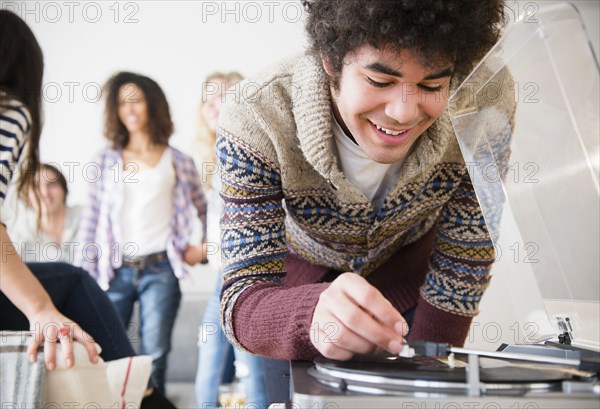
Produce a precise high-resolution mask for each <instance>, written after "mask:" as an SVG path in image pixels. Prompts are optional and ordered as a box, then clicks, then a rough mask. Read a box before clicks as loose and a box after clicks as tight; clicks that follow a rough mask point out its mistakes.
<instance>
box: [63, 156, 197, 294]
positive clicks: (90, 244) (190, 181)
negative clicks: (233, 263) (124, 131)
mask: <svg viewBox="0 0 600 409" xmlns="http://www.w3.org/2000/svg"><path fill="white" fill-rule="evenodd" d="M169 149H170V150H171V154H172V158H173V167H174V169H175V175H176V183H175V188H174V189H173V207H172V209H173V210H172V215H171V222H170V234H169V237H168V240H167V248H166V250H167V255H168V258H169V261H170V263H171V267H172V268H173V271H174V272H175V275H176V276H177V277H179V278H181V277H183V276H185V274H186V271H185V269H184V266H183V252H184V251H185V249H186V248H187V246H188V245H189V241H190V236H191V234H192V228H193V223H192V221H193V215H192V207H194V208H195V209H196V211H197V214H198V217H199V219H200V221H201V222H202V237H203V238H206V209H207V202H206V197H205V195H204V192H203V189H202V184H201V182H200V176H199V175H198V171H197V170H196V166H195V165H194V161H193V160H192V159H191V158H190V157H189V156H187V155H185V154H183V153H182V152H180V151H178V150H177V149H175V148H172V147H169ZM96 165H97V166H96V169H97V170H98V174H97V175H91V176H90V178H91V180H90V185H91V189H90V195H89V200H88V204H87V206H86V207H85V209H84V212H83V217H82V222H81V226H80V228H79V234H78V237H79V242H80V244H81V245H82V251H78V252H77V255H76V261H75V264H76V265H78V266H80V267H82V268H83V269H84V270H86V271H88V272H89V273H90V274H91V275H92V277H94V278H95V279H96V281H97V282H98V284H99V285H100V286H101V287H102V288H104V289H107V288H108V285H109V282H110V280H111V279H112V278H113V277H114V271H115V270H116V269H117V268H119V267H120V266H121V265H122V264H123V256H134V255H135V244H133V243H129V245H128V244H127V243H123V239H122V238H123V234H122V229H121V226H120V220H121V209H122V208H123V206H126V205H127V204H126V203H124V200H123V198H124V193H123V183H124V182H126V180H125V179H126V178H127V175H125V174H124V173H123V171H121V172H120V173H119V172H117V170H119V169H121V170H122V169H123V163H122V159H121V151H119V150H115V149H111V148H106V149H104V150H103V151H102V152H101V153H100V155H99V157H98V159H97V160H96ZM115 179H117V180H115ZM121 182H123V183H121ZM140 217H144V215H140ZM151 222H152V221H149V223H151Z"/></svg>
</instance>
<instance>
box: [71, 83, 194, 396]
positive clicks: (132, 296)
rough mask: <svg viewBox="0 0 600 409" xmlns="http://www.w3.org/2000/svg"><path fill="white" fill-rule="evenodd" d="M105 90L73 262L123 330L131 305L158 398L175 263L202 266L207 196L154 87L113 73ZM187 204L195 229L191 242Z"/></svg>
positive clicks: (176, 292) (177, 271)
mask: <svg viewBox="0 0 600 409" xmlns="http://www.w3.org/2000/svg"><path fill="white" fill-rule="evenodd" d="M106 91H107V99H106V113H105V136H106V137H107V139H108V140H109V141H110V146H109V147H107V148H105V149H104V150H103V151H102V152H101V153H100V156H99V160H98V165H99V166H98V168H97V169H98V170H99V174H98V175H96V176H97V177H93V178H92V179H93V180H91V181H90V184H91V190H90V197H89V203H88V205H87V206H86V209H85V211H84V217H83V220H82V224H81V227H80V234H79V237H80V242H81V244H82V245H83V251H82V252H81V254H80V259H79V260H78V264H79V265H80V266H81V267H83V268H84V269H85V270H87V271H88V272H89V273H90V274H91V275H92V276H93V277H94V278H95V279H96V281H97V282H98V284H99V285H100V286H101V287H102V288H104V289H106V290H107V293H108V296H109V298H110V299H111V300H112V302H113V304H114V305H115V307H116V309H117V311H118V312H119V314H120V316H121V318H122V320H123V323H124V324H126V325H128V323H129V321H130V319H131V315H132V311H133V305H134V303H135V302H136V301H139V304H140V326H141V327H140V330H139V331H140V332H139V333H140V338H141V339H140V346H141V351H140V352H141V353H142V354H147V355H151V356H152V378H153V380H154V382H155V383H156V385H158V389H159V391H160V392H162V393H164V392H165V373H166V369H167V354H168V352H169V350H170V348H171V334H172V331H173V327H174V323H175V318H176V316H177V310H178V309H179V304H180V301H181V291H180V289H179V278H181V277H183V276H184V275H185V270H184V268H183V262H186V263H187V264H190V265H193V264H196V263H204V262H206V246H205V243H204V241H205V237H206V199H205V196H204V193H203V189H202V186H201V182H200V177H199V176H198V172H197V171H196V167H195V166H194V162H193V160H192V159H191V158H190V157H188V156H187V155H185V154H183V153H182V152H180V151H178V150H177V149H174V148H172V147H171V146H169V143H168V142H169V138H170V136H171V134H172V133H173V123H172V121H171V116H170V112H169V106H168V103H167V100H166V97H165V95H164V93H163V91H162V90H161V88H160V87H159V86H158V84H157V83H156V82H154V81H153V80H151V79H150V78H147V77H144V76H141V75H138V74H134V73H128V72H121V73H118V74H116V75H114V76H113V77H112V78H111V79H109V81H108V83H107V84H106ZM192 207H194V208H195V209H196V211H197V215H198V217H199V218H200V220H201V221H202V226H203V235H202V237H203V238H202V243H200V244H199V245H197V246H195V245H191V244H190V236H191V229H192V226H193V217H194V216H193V214H192Z"/></svg>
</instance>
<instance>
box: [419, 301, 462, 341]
mask: <svg viewBox="0 0 600 409" xmlns="http://www.w3.org/2000/svg"><path fill="white" fill-rule="evenodd" d="M472 320H473V318H472V317H465V316H462V315H456V314H452V313H449V312H446V311H442V310H440V309H439V308H436V307H434V306H432V305H431V304H429V303H428V302H427V301H425V300H424V299H423V298H419V302H418V304H417V308H416V310H415V315H414V318H413V323H412V325H411V327H410V333H409V334H408V339H407V341H408V342H414V341H432V342H445V343H449V344H451V345H453V346H455V347H462V346H463V345H464V343H465V340H466V339H467V335H468V334H469V329H470V326H471V321H472Z"/></svg>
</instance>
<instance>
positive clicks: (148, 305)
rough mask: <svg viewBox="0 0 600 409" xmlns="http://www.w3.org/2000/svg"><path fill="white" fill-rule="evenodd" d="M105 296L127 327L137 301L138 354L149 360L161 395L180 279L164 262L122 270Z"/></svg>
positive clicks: (176, 309) (178, 303) (111, 283)
mask: <svg viewBox="0 0 600 409" xmlns="http://www.w3.org/2000/svg"><path fill="white" fill-rule="evenodd" d="M107 294H108V297H109V298H110V300H111V301H112V302H113V305H114V306H115V308H116V310H117V312H118V313H119V315H120V317H121V319H122V320H123V323H124V324H125V326H126V327H128V326H129V322H130V320H131V315H132V312H133V306H134V303H135V302H136V301H139V310H140V320H139V322H140V328H139V330H138V333H139V335H140V354H143V355H150V356H151V357H152V383H153V384H154V385H156V388H157V389H158V391H159V392H161V393H162V394H163V395H164V394H165V375H166V372H167V355H168V353H169V351H170V350H171V335H172V333H173V327H174V326H175V318H176V316H177V311H178V310H179V305H180V302H181V290H180V289H179V279H178V278H177V277H175V274H174V273H173V269H172V268H171V264H170V263H169V261H168V260H163V261H160V262H158V263H156V264H154V265H152V266H149V267H146V268H143V269H135V268H129V267H121V268H119V269H118V270H117V271H115V277H114V278H113V279H112V280H111V282H110V286H109V289H108V291H107Z"/></svg>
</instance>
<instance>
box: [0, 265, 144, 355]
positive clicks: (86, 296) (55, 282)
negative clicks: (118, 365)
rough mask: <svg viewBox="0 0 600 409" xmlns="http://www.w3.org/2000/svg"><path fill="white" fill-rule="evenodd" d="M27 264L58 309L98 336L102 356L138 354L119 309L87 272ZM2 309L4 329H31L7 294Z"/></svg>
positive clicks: (1, 299)
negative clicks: (128, 335) (116, 309)
mask: <svg viewBox="0 0 600 409" xmlns="http://www.w3.org/2000/svg"><path fill="white" fill-rule="evenodd" d="M27 267H29V269H30V270H31V272H32V273H33V275H34V276H36V278H37V279H38V280H39V281H40V283H41V284H42V286H43V287H44V289H45V290H46V292H47V293H48V294H49V295H50V298H51V299H52V302H53V303H54V305H55V306H56V308H57V309H58V310H59V311H60V312H61V313H63V314H64V315H65V316H67V317H68V318H70V319H72V320H73V321H74V322H76V323H78V324H79V325H80V326H81V328H83V329H84V330H85V331H87V332H88V333H89V334H90V335H91V336H92V337H94V340H95V341H96V342H97V343H98V344H99V345H100V346H101V347H102V353H101V354H100V355H101V356H102V359H104V360H105V361H112V360H114V359H120V358H124V357H127V356H134V355H136V354H135V351H134V350H133V348H132V347H131V344H130V343H129V340H128V339H127V334H126V333H125V328H124V327H123V324H122V323H121V320H120V319H119V316H118V315H117V312H116V311H115V308H114V307H113V305H112V304H111V302H110V300H109V299H108V297H107V296H106V294H105V293H104V291H102V289H101V288H100V287H99V286H98V284H96V282H95V281H94V280H93V279H92V278H91V277H90V275H89V274H88V273H87V272H85V271H83V270H82V269H80V268H77V267H74V266H72V265H70V264H66V263H28V264H27ZM0 311H2V314H0V329H5V330H17V331H23V330H28V329H29V321H27V318H26V317H25V315H23V313H22V312H21V311H19V310H18V309H17V307H15V306H14V305H13V304H12V303H11V302H10V301H9V300H8V298H6V296H5V295H4V294H3V293H0ZM33 325H35V324H33Z"/></svg>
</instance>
